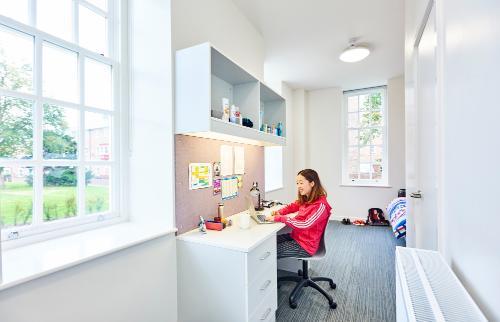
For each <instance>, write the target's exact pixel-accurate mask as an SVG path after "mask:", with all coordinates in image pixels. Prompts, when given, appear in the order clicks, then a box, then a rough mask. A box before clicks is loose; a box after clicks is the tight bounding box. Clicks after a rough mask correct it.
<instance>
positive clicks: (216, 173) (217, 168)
mask: <svg viewBox="0 0 500 322" xmlns="http://www.w3.org/2000/svg"><path fill="white" fill-rule="evenodd" d="M213 168H214V177H220V171H221V168H220V162H214V163H213Z"/></svg>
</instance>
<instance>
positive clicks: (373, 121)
mask: <svg viewBox="0 0 500 322" xmlns="http://www.w3.org/2000/svg"><path fill="white" fill-rule="evenodd" d="M361 124H362V126H381V125H382V124H383V119H382V111H380V110H378V111H377V110H370V111H366V112H362V113H361Z"/></svg>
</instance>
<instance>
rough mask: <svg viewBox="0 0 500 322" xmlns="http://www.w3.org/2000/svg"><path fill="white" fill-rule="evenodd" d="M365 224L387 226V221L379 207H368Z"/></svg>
mask: <svg viewBox="0 0 500 322" xmlns="http://www.w3.org/2000/svg"><path fill="white" fill-rule="evenodd" d="M366 224H367V225H372V226H389V221H388V220H387V219H385V217H384V211H383V210H382V209H380V208H370V209H368V217H367V218H366Z"/></svg>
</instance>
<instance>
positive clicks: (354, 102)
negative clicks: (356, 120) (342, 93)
mask: <svg viewBox="0 0 500 322" xmlns="http://www.w3.org/2000/svg"><path fill="white" fill-rule="evenodd" d="M347 111H348V112H350V113H351V112H358V96H349V97H348V98H347Z"/></svg>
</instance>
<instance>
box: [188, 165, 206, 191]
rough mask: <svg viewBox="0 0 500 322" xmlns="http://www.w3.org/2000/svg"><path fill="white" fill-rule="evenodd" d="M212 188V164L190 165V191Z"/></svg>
mask: <svg viewBox="0 0 500 322" xmlns="http://www.w3.org/2000/svg"><path fill="white" fill-rule="evenodd" d="M211 186H212V164H211V163H190V164H189V190H196V189H203V188H208V187H211Z"/></svg>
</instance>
